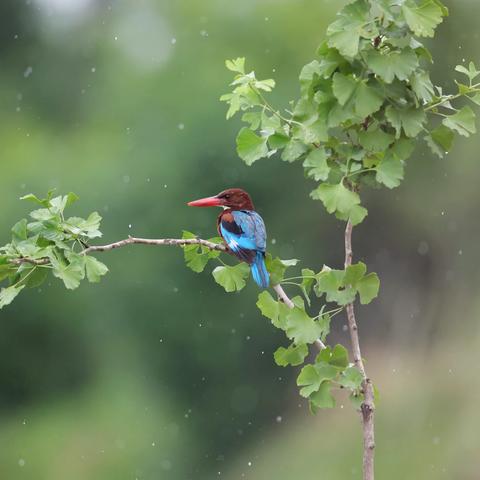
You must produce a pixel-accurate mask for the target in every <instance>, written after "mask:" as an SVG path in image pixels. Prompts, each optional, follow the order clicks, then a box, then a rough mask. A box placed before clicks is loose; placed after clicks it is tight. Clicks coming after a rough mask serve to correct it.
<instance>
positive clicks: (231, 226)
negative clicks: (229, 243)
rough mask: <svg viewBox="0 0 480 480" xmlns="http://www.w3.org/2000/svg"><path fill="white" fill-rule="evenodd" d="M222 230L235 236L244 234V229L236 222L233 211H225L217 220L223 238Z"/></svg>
mask: <svg viewBox="0 0 480 480" xmlns="http://www.w3.org/2000/svg"><path fill="white" fill-rule="evenodd" d="M222 229H223V230H226V231H227V232H229V233H233V234H234V235H241V234H242V233H243V230H242V227H241V226H240V225H239V224H238V222H237V221H236V220H235V216H234V214H233V212H232V210H225V211H224V212H222V213H221V214H220V215H219V216H218V219H217V231H218V234H219V235H220V236H221V237H223V234H222Z"/></svg>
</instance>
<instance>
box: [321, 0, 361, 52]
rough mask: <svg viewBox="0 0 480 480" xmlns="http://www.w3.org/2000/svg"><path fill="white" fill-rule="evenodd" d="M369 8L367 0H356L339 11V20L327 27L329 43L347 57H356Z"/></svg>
mask: <svg viewBox="0 0 480 480" xmlns="http://www.w3.org/2000/svg"><path fill="white" fill-rule="evenodd" d="M369 10H370V8H369V5H368V3H367V2H366V1H365V0H356V1H354V2H353V3H350V4H349V5H347V6H345V7H344V8H343V9H342V10H341V11H340V12H339V13H338V15H337V17H338V18H337V20H336V21H335V22H333V23H332V24H330V25H329V27H328V29H327V36H328V37H329V39H328V45H329V46H330V47H334V48H336V49H337V50H338V51H339V52H340V53H341V54H342V55H344V56H345V57H349V58H353V57H355V56H356V55H357V53H358V49H359V44H360V37H361V36H362V34H363V27H364V25H365V23H366V22H367V18H368V14H369Z"/></svg>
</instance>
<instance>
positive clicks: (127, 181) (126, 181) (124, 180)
mask: <svg viewBox="0 0 480 480" xmlns="http://www.w3.org/2000/svg"><path fill="white" fill-rule="evenodd" d="M123 183H130V175H124V176H123Z"/></svg>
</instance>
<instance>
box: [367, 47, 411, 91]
mask: <svg viewBox="0 0 480 480" xmlns="http://www.w3.org/2000/svg"><path fill="white" fill-rule="evenodd" d="M366 61H367V64H368V67H369V68H370V69H371V70H372V71H373V73H375V74H376V75H378V76H379V77H380V78H382V79H383V80H384V81H385V82H386V83H392V82H393V80H394V79H395V77H397V78H398V79H399V80H402V81H404V80H408V79H409V78H410V75H411V74H412V73H413V71H414V70H415V69H416V68H417V66H418V58H417V55H416V54H415V52H414V51H413V50H412V49H411V48H405V49H403V50H393V51H390V52H384V51H379V50H372V51H370V52H369V53H368V55H367V56H366Z"/></svg>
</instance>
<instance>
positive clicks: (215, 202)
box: [187, 197, 223, 207]
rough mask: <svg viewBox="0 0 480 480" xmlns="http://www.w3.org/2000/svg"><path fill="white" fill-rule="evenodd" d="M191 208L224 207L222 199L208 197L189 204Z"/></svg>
mask: <svg viewBox="0 0 480 480" xmlns="http://www.w3.org/2000/svg"><path fill="white" fill-rule="evenodd" d="M187 205H188V206H189V207H221V206H222V205H223V202H222V199H220V198H217V197H206V198H201V199H200V200H194V201H193V202H188V203H187Z"/></svg>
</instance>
